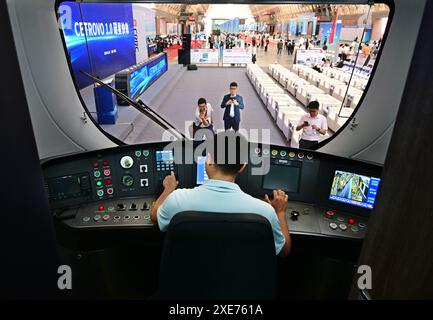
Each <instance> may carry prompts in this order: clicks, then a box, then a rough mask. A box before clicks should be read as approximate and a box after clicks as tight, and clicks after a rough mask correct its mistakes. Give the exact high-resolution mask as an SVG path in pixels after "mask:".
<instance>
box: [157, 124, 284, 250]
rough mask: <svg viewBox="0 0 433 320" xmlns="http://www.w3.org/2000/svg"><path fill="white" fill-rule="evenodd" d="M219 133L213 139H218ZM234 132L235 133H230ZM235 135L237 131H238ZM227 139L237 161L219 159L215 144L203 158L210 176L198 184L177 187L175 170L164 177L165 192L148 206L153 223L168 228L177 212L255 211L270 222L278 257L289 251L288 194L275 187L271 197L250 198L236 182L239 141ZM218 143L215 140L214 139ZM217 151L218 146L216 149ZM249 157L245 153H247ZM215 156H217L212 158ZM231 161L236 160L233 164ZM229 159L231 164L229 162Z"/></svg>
mask: <svg viewBox="0 0 433 320" xmlns="http://www.w3.org/2000/svg"><path fill="white" fill-rule="evenodd" d="M229 134H230V133H220V134H218V135H216V137H215V139H216V140H218V138H220V139H221V136H222V135H229ZM232 134H233V135H235V133H232ZM237 136H238V135H237ZM240 140H242V138H241V139H237V140H236V142H237V143H229V141H227V140H226V139H225V138H224V148H225V149H226V150H228V152H231V151H233V150H235V151H233V152H237V153H236V161H228V160H227V159H230V160H232V159H233V158H228V156H227V154H228V153H227V152H226V153H225V155H226V157H225V158H226V159H223V160H221V159H220V157H218V156H217V155H216V152H217V147H215V148H214V150H213V152H211V153H208V156H207V159H206V173H207V175H208V177H209V180H208V181H207V182H206V183H205V184H203V185H202V186H200V187H197V188H194V189H179V190H176V189H177V186H178V184H179V183H178V181H176V177H175V175H174V173H173V172H172V174H171V175H170V176H167V177H166V178H165V179H164V182H163V186H164V192H163V193H162V194H161V196H160V197H159V198H158V199H157V201H156V202H155V204H154V206H153V207H152V210H151V218H152V222H153V223H154V224H158V225H159V228H160V229H161V231H163V232H165V231H167V229H168V225H169V224H170V221H171V219H172V218H173V217H174V215H176V214H177V213H179V212H184V211H201V212H223V213H256V214H259V215H261V216H263V217H265V218H266V219H268V221H269V222H270V224H271V226H272V230H273V236H274V241H275V252H276V254H277V255H279V256H280V257H285V256H287V255H288V254H289V253H290V249H291V240H290V234H289V228H288V226H287V220H286V211H287V208H288V196H287V195H286V194H285V193H284V192H283V191H281V190H274V191H273V197H272V200H271V199H270V198H269V197H268V195H266V196H265V199H266V202H265V201H262V200H259V199H256V198H253V197H252V196H250V195H248V194H246V193H244V192H243V191H242V190H241V189H240V188H239V186H238V185H237V184H236V183H235V179H236V176H237V175H238V174H239V173H241V172H242V171H243V170H244V169H245V167H246V161H242V160H241V156H239V154H240V150H241V148H240V146H239V145H240V143H241V142H239V141H240ZM215 145H217V143H215ZM218 152H220V151H219V149H218ZM246 156H247V157H248V155H246ZM214 159H218V160H217V161H215V160H214ZM233 162H235V163H234V164H233ZM228 163H232V164H228Z"/></svg>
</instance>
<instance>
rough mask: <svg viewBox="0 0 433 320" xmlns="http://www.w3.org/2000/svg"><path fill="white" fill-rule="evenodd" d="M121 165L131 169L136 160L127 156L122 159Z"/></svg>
mask: <svg viewBox="0 0 433 320" xmlns="http://www.w3.org/2000/svg"><path fill="white" fill-rule="evenodd" d="M120 165H121V166H122V168H123V169H131V168H132V166H133V165H134V160H133V159H132V158H131V157H130V156H125V157H123V158H122V159H121V160H120Z"/></svg>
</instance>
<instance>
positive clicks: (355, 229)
mask: <svg viewBox="0 0 433 320" xmlns="http://www.w3.org/2000/svg"><path fill="white" fill-rule="evenodd" d="M351 230H352V231H353V232H359V228H358V227H352V228H351Z"/></svg>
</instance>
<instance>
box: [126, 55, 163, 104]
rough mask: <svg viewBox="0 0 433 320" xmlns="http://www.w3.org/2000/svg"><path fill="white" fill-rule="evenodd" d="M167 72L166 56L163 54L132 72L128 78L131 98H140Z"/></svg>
mask: <svg viewBox="0 0 433 320" xmlns="http://www.w3.org/2000/svg"><path fill="white" fill-rule="evenodd" d="M167 70H168V64H167V54H165V53H164V54H162V55H161V56H160V57H158V58H156V59H154V60H151V61H149V62H148V63H146V64H145V65H144V66H142V67H140V68H139V69H137V70H135V71H133V72H132V73H131V78H130V81H131V82H130V88H131V97H132V98H133V99H135V98H137V97H139V96H141V95H142V94H143V92H144V91H146V89H147V88H149V87H150V85H151V84H152V83H154V82H155V81H156V80H157V79H158V78H159V77H161V76H162V75H163V74H164V73H165V72H166V71H167Z"/></svg>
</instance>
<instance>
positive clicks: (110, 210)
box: [107, 207, 116, 212]
mask: <svg viewBox="0 0 433 320" xmlns="http://www.w3.org/2000/svg"><path fill="white" fill-rule="evenodd" d="M107 211H109V212H113V211H116V208H114V207H108V208H107Z"/></svg>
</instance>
